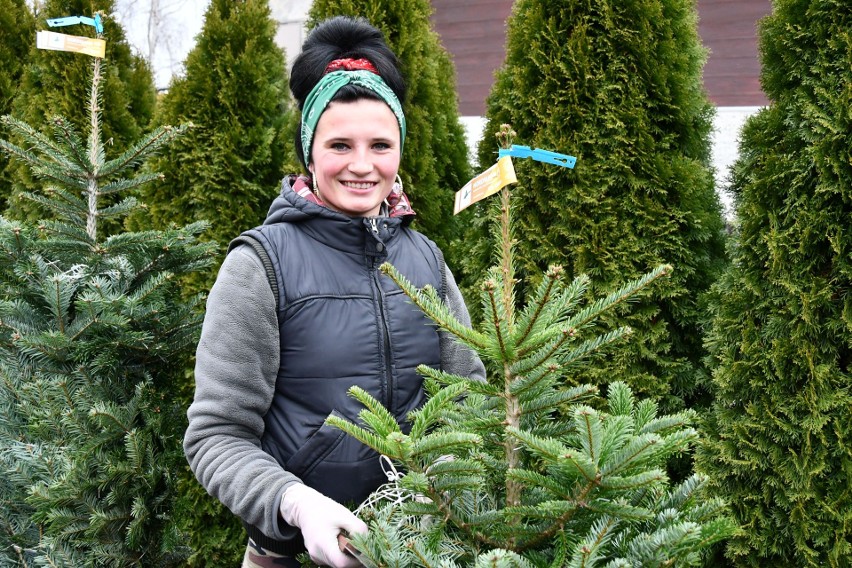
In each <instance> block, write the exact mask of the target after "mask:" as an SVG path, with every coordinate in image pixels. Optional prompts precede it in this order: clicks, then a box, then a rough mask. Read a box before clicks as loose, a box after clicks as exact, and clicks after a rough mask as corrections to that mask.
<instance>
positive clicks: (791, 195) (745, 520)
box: [697, 0, 852, 567]
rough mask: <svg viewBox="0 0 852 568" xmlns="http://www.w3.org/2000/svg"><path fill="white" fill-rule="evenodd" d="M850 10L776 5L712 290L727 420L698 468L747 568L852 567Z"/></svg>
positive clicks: (766, 24) (720, 418)
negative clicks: (727, 243) (725, 260)
mask: <svg viewBox="0 0 852 568" xmlns="http://www.w3.org/2000/svg"><path fill="white" fill-rule="evenodd" d="M850 30H852V7H850V4H849V3H848V2H845V1H842V0H835V1H832V0H819V1H814V2H805V1H798V0H797V1H793V0H778V1H775V2H773V12H772V14H771V15H770V16H768V17H767V18H766V19H764V20H763V21H762V22H761V25H760V34H759V37H760V51H761V60H762V65H763V70H762V76H761V81H762V84H763V88H764V90H765V92H766V94H767V96H768V97H769V100H770V104H769V106H768V107H766V108H764V109H762V110H761V111H760V112H758V113H757V114H756V115H754V116H753V117H751V118H750V119H749V120H748V121H747V123H746V125H745V127H744V130H743V133H742V138H741V141H740V158H739V160H738V161H737V162H736V163H735V165H734V168H733V176H732V177H733V180H732V186H731V189H732V191H733V192H734V203H735V211H736V216H737V220H738V227H737V230H736V233H735V235H734V242H733V245H734V246H733V247H732V260H733V263H732V265H731V267H730V269H729V270H728V271H727V272H726V273H725V275H724V276H723V278H722V279H721V280H720V282H719V284H718V285H717V286H715V287H714V291H713V296H712V302H711V304H712V308H713V313H714V319H713V323H712V327H711V328H710V330H709V335H708V339H707V343H708V345H709V347H710V349H711V355H712V364H713V386H714V394H715V398H716V401H717V402H716V404H715V405H714V406H713V412H712V415H711V420H710V422H709V424H708V432H707V438H706V444H704V445H702V448H701V452H700V453H699V460H698V463H697V467H700V468H701V469H702V470H703V471H705V472H707V474H708V475H709V476H710V478H711V481H712V485H713V491H714V492H716V493H717V494H719V495H725V496H730V499H731V503H732V507H733V512H734V515H735V517H736V519H737V521H738V522H739V523H740V524H741V525H742V526H743V529H744V531H743V533H742V535H740V536H739V537H738V538H736V539H733V540H732V541H731V542H730V543H729V545H728V547H727V555H728V557H729V559H730V560H731V561H732V563H733V564H734V565H736V566H755V567H756V566H803V567H804V566H808V567H817V566H819V567H841V566H850V565H852V493H850V479H852V419H850V416H852V414H850V411H852V391H850V388H852V369H850V365H852V226H851V225H850V223H849V219H850V215H852V115H851V114H850V112H849V109H850V108H852V35H850Z"/></svg>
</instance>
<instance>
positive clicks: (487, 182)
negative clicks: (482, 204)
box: [453, 156, 518, 215]
mask: <svg viewBox="0 0 852 568" xmlns="http://www.w3.org/2000/svg"><path fill="white" fill-rule="evenodd" d="M517 181H518V178H517V177H516V176H515V166H514V165H513V164H512V158H511V157H510V156H503V157H502V158H500V159H499V160H497V163H496V164H494V165H493V166H491V167H490V168H488V169H487V170H485V171H484V172H482V173H481V174H479V175H478V176H476V177H475V178H473V179H472V180H470V181H469V182H467V183H466V184H464V187H463V188H461V189H460V190H459V191H457V192H456V204H455V207H454V208H453V215H456V214H457V213H458V212H459V211H461V210H462V209H464V208H466V207H468V206H469V205H472V204H473V203H476V202H477V201H481V200H482V199H485V198H486V197H488V196H489V195H494V194H495V193H497V192H498V191H500V190H501V189H503V188H504V187H506V186H507V185H509V184H510V183H517Z"/></svg>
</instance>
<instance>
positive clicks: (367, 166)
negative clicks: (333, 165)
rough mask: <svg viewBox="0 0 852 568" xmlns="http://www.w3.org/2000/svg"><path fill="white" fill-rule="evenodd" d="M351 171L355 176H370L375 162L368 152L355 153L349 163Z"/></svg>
mask: <svg viewBox="0 0 852 568" xmlns="http://www.w3.org/2000/svg"><path fill="white" fill-rule="evenodd" d="M349 171H350V172H352V173H353V174H361V175H363V174H368V173H370V172H372V171H373V162H372V160H370V157H369V156H368V155H367V153H366V152H355V153H354V155H353V156H352V161H351V162H349Z"/></svg>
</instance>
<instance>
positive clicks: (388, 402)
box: [369, 218, 394, 412]
mask: <svg viewBox="0 0 852 568" xmlns="http://www.w3.org/2000/svg"><path fill="white" fill-rule="evenodd" d="M369 223H370V231H371V232H372V233H373V236H374V237H375V239H376V241H378V243H377V246H376V248H377V250H378V251H379V252H382V250H384V243H382V241H381V240H380V239H379V228H378V226H377V223H376V219H375V218H371V219H370V220H369ZM377 263H378V259H376V258H375V257H373V258H372V260H371V265H372V273H373V285H374V286H375V287H376V292H377V294H378V295H377V298H378V304H379V325H380V326H381V328H382V330H381V331H382V337H383V342H384V363H385V400H384V401H383V403H384V405H385V408H387V409H388V410H390V411H391V412H393V387H394V380H393V371H392V370H391V360H392V359H391V348H390V331H389V330H388V322H387V316H386V315H385V296H384V293H383V292H382V286H381V283H380V282H379V271H378V266H377Z"/></svg>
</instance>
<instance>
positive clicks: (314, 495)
mask: <svg viewBox="0 0 852 568" xmlns="http://www.w3.org/2000/svg"><path fill="white" fill-rule="evenodd" d="M279 510H280V511H281V517H282V518H283V519H284V521H285V522H286V523H287V524H288V525H292V526H294V527H299V528H300V529H301V530H302V537H303V538H304V539H305V548H307V549H308V554H310V556H311V560H313V561H314V562H316V563H317V564H319V565H320V566H331V567H332V568H358V567H359V566H361V565H362V564H361V563H360V562H358V560H356V559H355V558H354V557H352V556H351V555H349V554H347V553H345V552H341V550H340V546H339V545H338V542H337V535H339V534H340V533H341V532H345V533H346V534H350V535H352V534H355V533H366V532H367V525H366V524H365V523H364V521H362V520H361V519H359V518H358V517H356V516H355V515H353V514H352V512H351V511H350V510H349V509H347V508H346V507H344V506H343V505H341V504H340V503H338V502H336V501H334V500H332V499H329V498H328V497H326V496H325V495H323V494H322V493H320V492H319V491H317V490H315V489H311V488H310V487H308V486H307V485H304V484H302V483H297V484H294V485H291V486H290V487H288V488H287V490H286V491H284V495H283V496H282V497H281V506H280V507H279Z"/></svg>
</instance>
